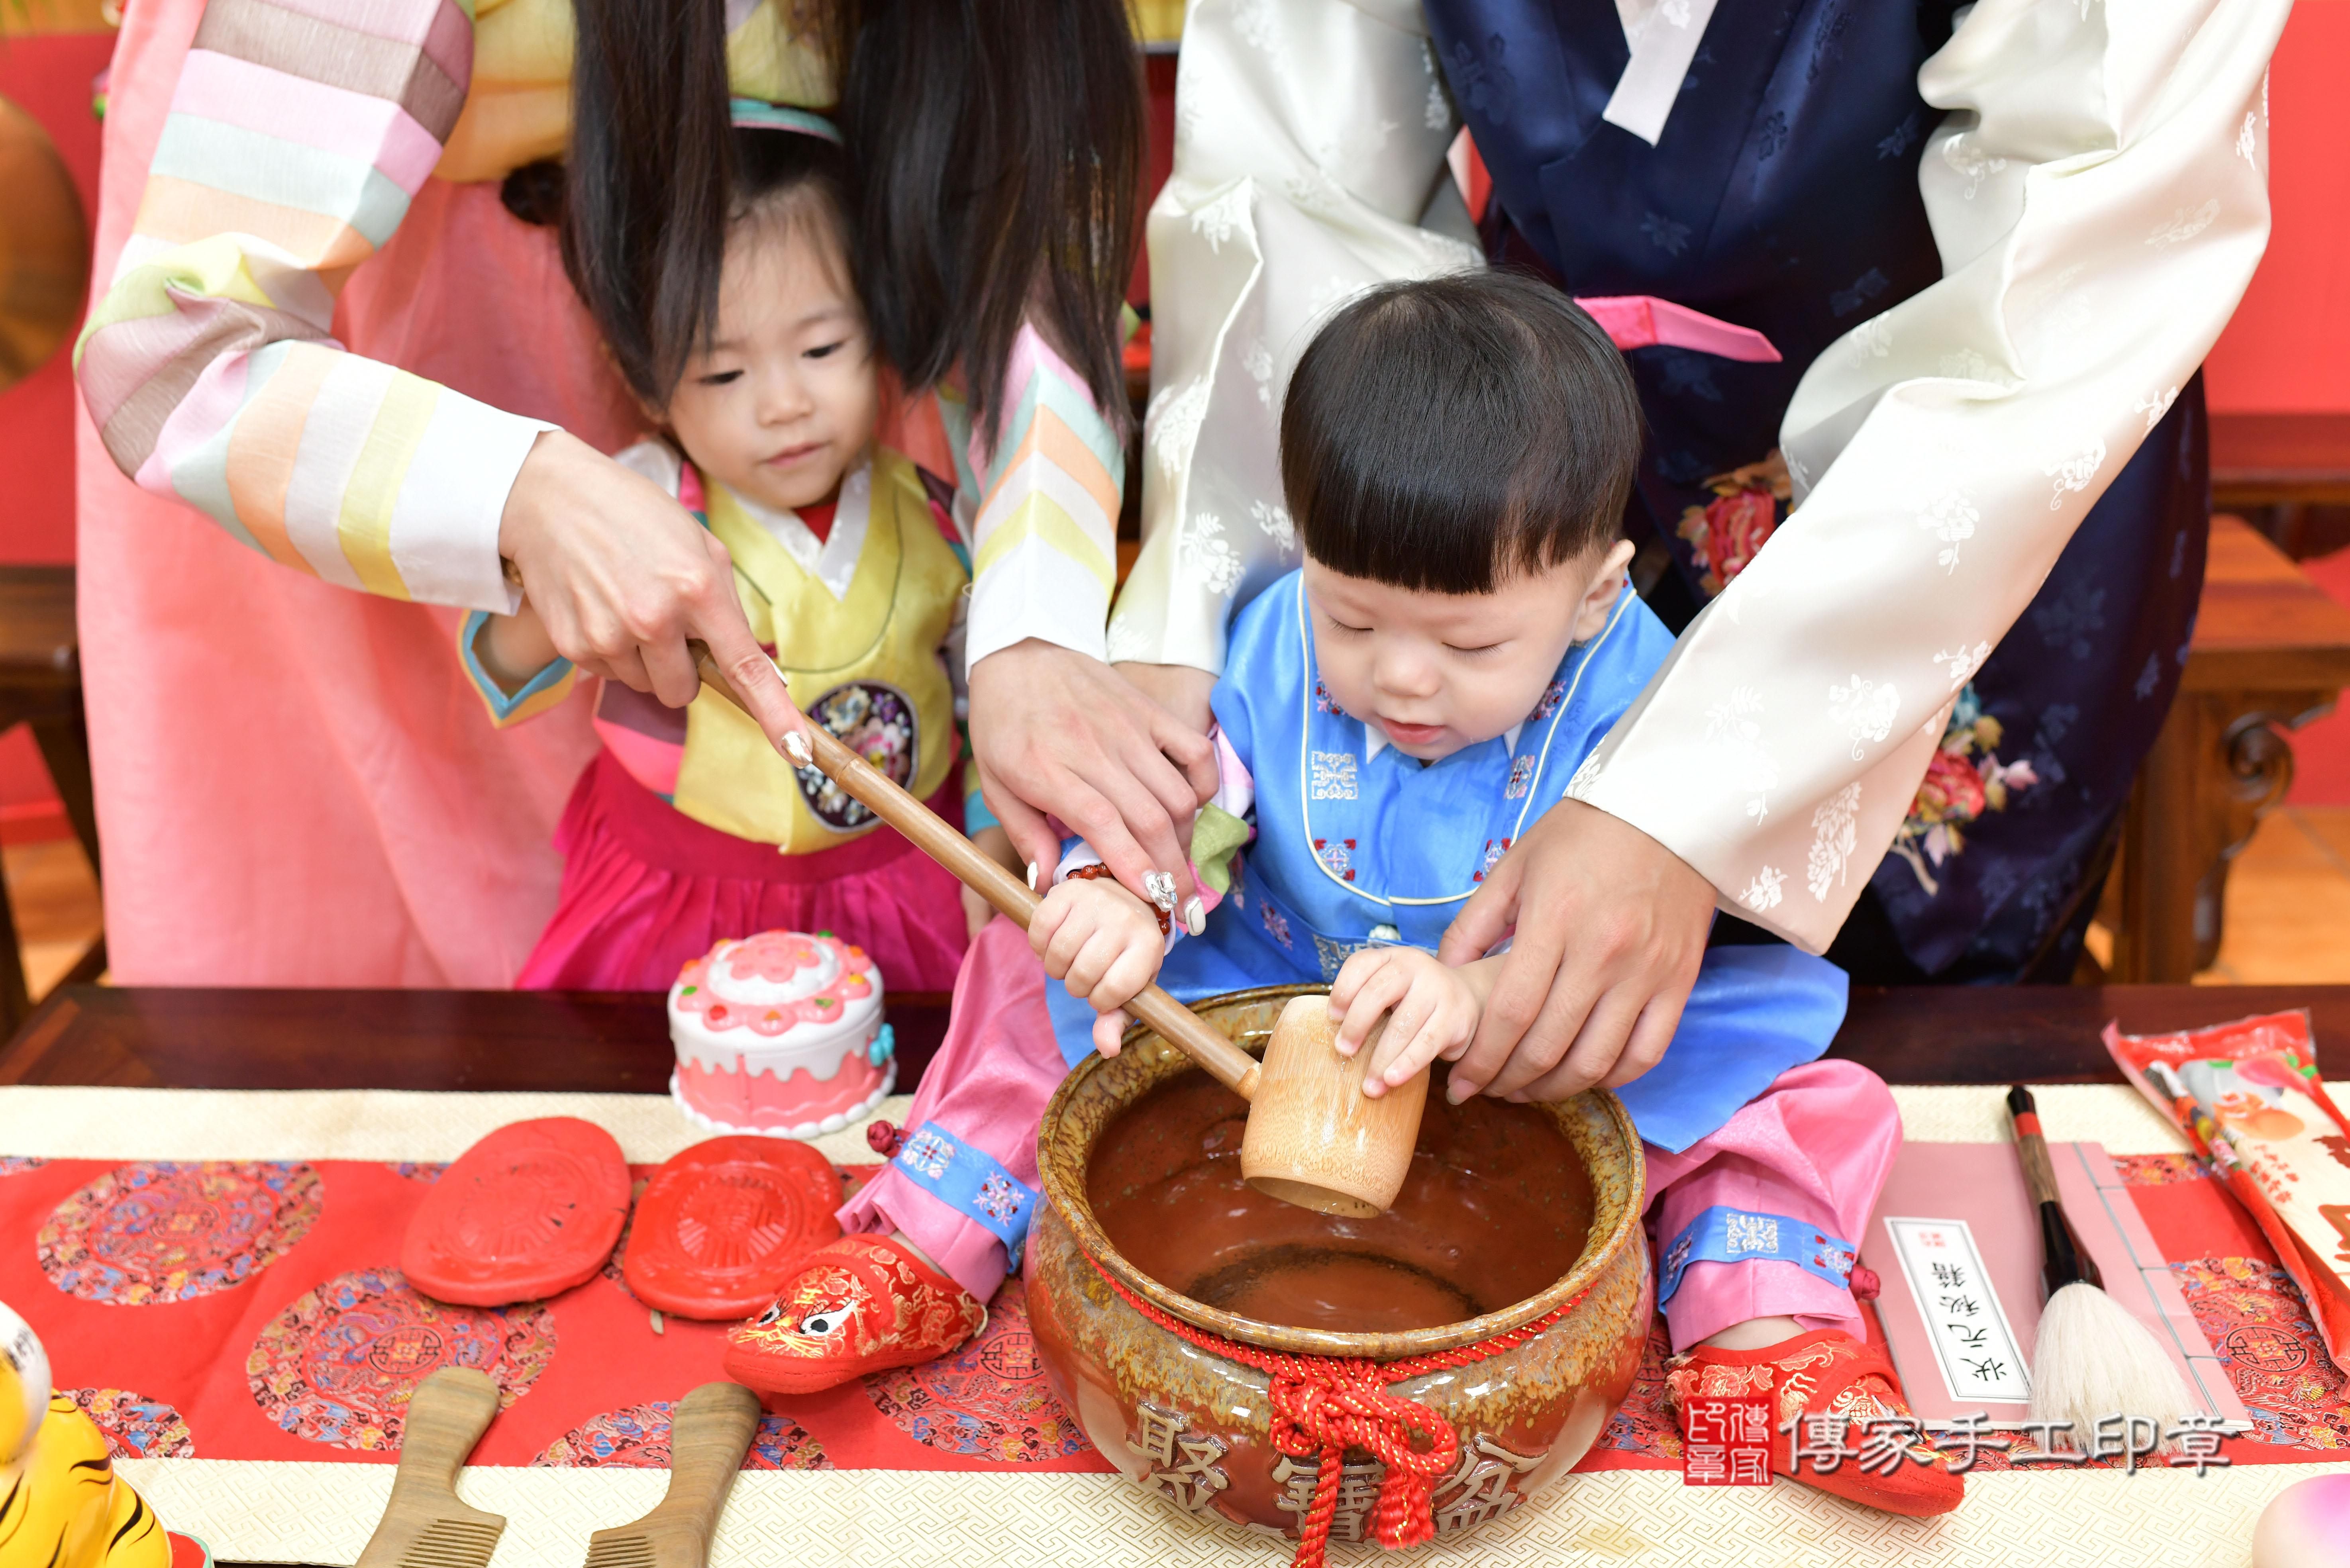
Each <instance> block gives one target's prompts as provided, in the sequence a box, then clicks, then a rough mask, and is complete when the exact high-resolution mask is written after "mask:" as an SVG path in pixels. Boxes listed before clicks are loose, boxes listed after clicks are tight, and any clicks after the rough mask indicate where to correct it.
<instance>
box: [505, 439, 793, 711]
mask: <svg viewBox="0 0 2350 1568" xmlns="http://www.w3.org/2000/svg"><path fill="white" fill-rule="evenodd" d="M498 553H499V554H500V555H502V556H504V557H505V558H506V559H507V560H509V561H511V562H513V563H514V565H515V568H516V569H517V570H518V571H519V572H520V573H521V576H522V584H523V591H524V593H525V594H526V595H528V596H529V598H530V603H531V607H533V608H534V609H536V611H537V612H538V616H539V618H540V620H542V621H543V622H545V623H546V631H547V635H548V636H549V637H550V638H552V639H554V642H555V649H556V652H557V653H560V654H561V655H562V656H563V657H564V658H566V659H569V660H571V662H572V663H574V664H576V665H577V666H578V667H579V668H580V669H582V670H586V671H587V672H588V673H589V674H591V675H602V676H606V677H608V678H610V679H611V680H618V681H619V682H620V683H621V684H623V685H626V686H632V687H634V688H635V689H636V690H638V691H650V693H652V694H653V696H655V697H657V698H659V699H660V701H662V702H663V703H665V704H666V705H668V706H669V707H671V708H682V707H684V706H685V705H686V704H688V703H689V702H691V701H693V698H694V694H695V693H696V692H697V691H700V690H701V689H702V678H701V676H700V675H699V674H698V673H697V672H696V670H695V669H694V660H693V658H692V656H691V654H689V653H688V652H687V651H686V647H685V643H686V639H688V638H699V639H702V641H703V642H704V643H706V644H708V645H709V648H710V653H711V657H712V659H713V660H715V661H716V663H717V665H718V668H719V669H720V670H723V671H724V672H725V675H726V679H727V680H729V681H731V682H732V683H733V687H734V690H735V691H736V692H737V693H739V694H740V696H741V697H742V700H743V706H744V707H745V708H746V709H747V710H748V711H750V714H751V717H752V718H753V719H754V721H756V722H757V723H758V726H759V728H760V729H761V730H763V731H764V732H766V736H767V740H768V742H770V743H771V744H773V745H774V746H775V748H776V750H778V751H782V750H783V745H784V737H785V735H787V734H794V733H796V732H798V731H800V730H802V729H804V728H805V727H806V722H807V721H806V719H804V718H803V717H801V714H800V711H799V710H798V709H797V708H796V707H795V706H793V703H792V699H791V693H790V692H789V691H786V690H785V686H784V680H783V677H782V676H781V675H780V674H778V673H777V672H776V670H775V662H774V660H772V659H769V658H768V657H767V656H766V654H765V653H764V652H763V651H762V650H761V649H760V647H759V644H758V641H757V639H754V638H753V637H752V635H751V623H750V622H749V621H748V620H747V619H745V618H743V605H742V602H741V600H739V599H737V598H736V597H735V595H734V576H733V561H732V560H731V558H730V557H729V556H727V554H726V546H725V545H722V544H720V543H719V542H718V537H717V535H714V534H712V533H711V532H710V531H709V530H708V529H706V528H704V527H702V525H701V524H698V523H696V522H695V521H694V520H693V516H692V514H691V513H689V512H687V511H686V510H685V508H683V507H682V506H680V505H679V504H677V503H676V502H675V501H673V500H671V498H670V497H669V496H668V495H666V494H664V493H662V491H661V488H660V486H659V485H657V484H655V483H652V481H650V480H649V479H647V478H645V477H644V476H643V475H641V474H639V473H634V472H630V471H629V470H628V469H626V468H623V467H621V466H620V465H619V463H617V462H613V461H612V460H611V459H610V458H608V457H606V456H605V455H603V453H601V452H598V451H596V449H595V448H593V447H591V446H589V445H587V443H586V442H585V441H580V440H578V439H577V438H576V437H574V436H571V435H569V434H567V433H566V432H565V431H542V432H540V435H539V438H538V440H537V441H536V443H535V444H534V445H533V446H532V447H531V449H530V455H529V456H528V457H526V458H525V459H524V460H523V465H522V471H521V472H519V473H517V474H516V475H515V483H514V489H513V490H512V491H511V492H509V493H508V494H507V496H506V505H505V513H504V516H503V517H502V518H501V519H500V521H499V525H498ZM803 744H805V742H803Z"/></svg>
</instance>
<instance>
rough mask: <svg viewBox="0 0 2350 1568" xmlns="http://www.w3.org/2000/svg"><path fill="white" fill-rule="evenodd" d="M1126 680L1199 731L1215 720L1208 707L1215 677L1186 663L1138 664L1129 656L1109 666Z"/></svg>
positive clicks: (1178, 718) (1201, 731) (1202, 731)
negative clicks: (1127, 659) (1119, 662)
mask: <svg viewBox="0 0 2350 1568" xmlns="http://www.w3.org/2000/svg"><path fill="white" fill-rule="evenodd" d="M1110 668H1111V669H1112V670H1117V671H1118V674H1119V676H1120V677H1122V678H1123V679H1124V680H1126V682H1127V684H1128V685H1129V686H1132V687H1134V688H1136V689H1137V690H1139V691H1141V692H1142V694H1143V695H1144V696H1146V697H1149V699H1150V700H1151V701H1153V702H1156V703H1158V704H1159V706H1160V707H1161V708H1164V709H1166V710H1167V711H1169V712H1170V713H1172V714H1174V715H1175V717H1176V718H1177V720H1179V721H1180V722H1182V723H1184V724H1187V725H1189V726H1190V727H1191V728H1192V729H1194V730H1197V731H1199V732H1200V733H1201V734H1203V735H1204V734H1206V733H1207V732H1208V729H1209V727H1210V726H1211V725H1212V724H1213V723H1214V722H1216V716H1215V714H1214V712H1213V711H1211V710H1210V708H1209V707H1208V699H1209V698H1210V697H1211V696H1213V695H1214V694H1215V691H1216V678H1215V677H1214V676H1212V675H1211V674H1209V673H1208V672H1207V671H1206V670H1195V669H1193V668H1192V667H1191V665H1188V664H1138V663H1135V662H1132V661H1131V660H1129V661H1128V662H1125V663H1121V664H1113V665H1111V666H1110Z"/></svg>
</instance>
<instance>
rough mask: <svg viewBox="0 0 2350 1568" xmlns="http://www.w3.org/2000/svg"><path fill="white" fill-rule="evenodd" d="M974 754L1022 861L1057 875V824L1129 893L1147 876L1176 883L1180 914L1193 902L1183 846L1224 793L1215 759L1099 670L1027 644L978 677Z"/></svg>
mask: <svg viewBox="0 0 2350 1568" xmlns="http://www.w3.org/2000/svg"><path fill="white" fill-rule="evenodd" d="M971 748H972V753H973V754H974V755H975V756H976V758H977V759H978V762H979V781H980V787H981V788H982V789H983V791H985V792H986V795H987V805H988V808H989V809H990V810H992V811H993V812H994V813H995V815H996V819H997V820H998V821H1000V822H1002V823H1003V827H1004V831H1006V832H1007V833H1009V834H1011V835H1012V843H1013V846H1014V848H1015V849H1017V850H1018V852H1019V854H1020V857H1021V858H1022V859H1023V860H1024V861H1026V862H1027V863H1029V864H1030V865H1032V866H1035V867H1038V868H1039V870H1040V873H1041V872H1049V871H1050V870H1051V869H1052V867H1054V866H1055V864H1056V863H1057V862H1058V861H1059V859H1060V857H1061V843H1060V840H1059V839H1058V838H1057V837H1055V836H1054V832H1053V829H1052V828H1051V827H1050V826H1047V824H1046V823H1045V817H1046V816H1047V815H1052V816H1057V817H1059V818H1060V819H1061V821H1062V822H1064V823H1065V824H1066V825H1067V826H1068V827H1069V829H1070V830H1071V831H1072V832H1074V833H1076V834H1079V835H1081V836H1083V837H1084V838H1085V840H1086V842H1087V843H1088V844H1090V845H1092V846H1094V852H1095V853H1096V854H1097V855H1099V856H1100V857H1102V859H1103V860H1104V861H1105V862H1106V863H1107V865H1108V867H1109V868H1110V870H1111V872H1112V873H1113V874H1115V875H1116V876H1117V877H1118V881H1119V882H1120V883H1122V884H1123V885H1124V886H1125V887H1126V888H1127V889H1128V891H1130V892H1133V893H1136V894H1138V895H1140V896H1144V897H1147V896H1148V895H1147V894H1146V893H1145V892H1144V888H1143V877H1144V876H1145V874H1147V873H1149V872H1151V871H1164V872H1167V873H1169V874H1170V875H1171V876H1172V877H1174V878H1175V897H1176V901H1177V902H1176V907H1177V909H1187V908H1188V906H1189V904H1190V902H1191V898H1192V896H1193V894H1194V892H1195V891H1196V889H1195V888H1194V886H1193V883H1192V880H1191V857H1190V855H1189V854H1188V853H1187V852H1186V850H1185V848H1184V846H1185V844H1186V842H1187V841H1188V839H1189V836H1190V834H1191V817H1192V815H1193V814H1194V813H1195V812H1197V811H1198V810H1199V809H1200V807H1201V805H1204V804H1205V803H1206V802H1207V801H1208V800H1209V799H1210V798H1211V797H1212V796H1213V795H1214V794H1215V793H1216V750H1215V747H1214V745H1213V744H1212V743H1211V742H1210V741H1209V740H1208V737H1207V734H1206V732H1205V727H1204V726H1203V725H1199V726H1195V725H1191V724H1187V723H1185V722H1183V721H1182V720H1180V719H1179V718H1177V717H1176V716H1175V715H1174V714H1172V713H1170V712H1169V711H1167V710H1166V709H1164V708H1162V707H1160V706H1159V704H1158V703H1157V702H1155V701H1152V700H1151V699H1150V698H1149V697H1148V696H1145V695H1144V694H1143V692H1142V691H1140V690H1139V689H1138V688H1137V687H1135V686H1133V685H1130V684H1128V682H1127V681H1125V680H1120V679H1119V678H1118V675H1117V674H1116V673H1115V672H1114V671H1112V670H1111V669H1110V667H1109V666H1108V665H1107V664H1104V663H1103V662H1102V661H1101V660H1100V659H1092V658H1088V657H1087V655H1085V654H1082V653H1077V652H1074V651H1072V650H1071V649H1066V648H1062V647H1060V646H1058V645H1057V644H1055V643H1050V642H1045V641H1042V640H1040V639H1035V638H1030V639H1027V640H1026V641H1024V642H1016V643H1014V644H1013V645H1012V646H1011V647H1009V648H1003V649H997V650H996V651H995V652H993V653H991V654H989V655H988V656H987V657H986V658H984V659H981V660H980V661H979V662H978V663H977V664H975V665H973V666H972V671H971Z"/></svg>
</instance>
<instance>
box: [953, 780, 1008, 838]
mask: <svg viewBox="0 0 2350 1568" xmlns="http://www.w3.org/2000/svg"><path fill="white" fill-rule="evenodd" d="M978 772H979V770H978V769H977V768H973V769H972V773H974V774H976V773H978ZM1001 826H1003V823H1002V822H1001V821H999V820H997V818H996V815H995V813H993V812H992V811H990V810H988V809H987V796H986V795H984V794H981V793H980V791H979V790H978V788H977V787H976V786H974V787H973V788H972V792H971V793H970V794H967V795H965V796H963V797H962V836H964V837H965V838H976V837H978V836H980V834H981V833H982V832H983V830H985V829H987V828H991V827H1001Z"/></svg>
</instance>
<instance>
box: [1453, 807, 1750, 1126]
mask: <svg viewBox="0 0 2350 1568" xmlns="http://www.w3.org/2000/svg"><path fill="white" fill-rule="evenodd" d="M1712 915H1713V888H1712V886H1711V884H1710V883H1708V882H1707V881H1706V879H1705V878H1704V877H1700V876H1699V875H1698V874H1697V872H1696V871H1695V870H1693V869H1691V868H1690V866H1689V864H1688V863H1687V862H1686V861H1684V860H1682V859H1681V857H1679V856H1678V855H1675V854H1674V853H1673V852H1672V851H1671V850H1669V849H1668V848H1666V847H1665V846H1663V845H1661V844H1659V843H1658V842H1657V841H1656V840H1655V839H1653V838H1651V837H1649V836H1648V835H1647V834H1645V833H1643V832H1641V831H1640V830H1639V829H1638V828H1637V827H1634V826H1632V825H1631V824H1629V823H1627V822H1625V821H1623V820H1622V819H1620V818H1618V817H1614V816H1610V815H1607V813H1606V812H1604V811H1601V810H1599V809H1597V808H1596V807H1595V806H1589V805H1584V804H1583V803H1582V802H1581V801H1578V800H1566V801H1561V802H1560V803H1559V804H1558V805H1555V806H1554V807H1552V808H1551V810H1550V811H1548V812H1547V813H1545V814H1544V816H1543V817H1542V819H1541V820H1540V821H1539V822H1537V823H1536V824H1535V825H1534V827H1533V828H1531V829H1530V830H1528V832H1527V833H1526V835H1525V836H1524V837H1523V838H1521V839H1519V840H1518V842H1517V843H1516V844H1514V845H1513V846H1511V848H1510V852H1509V853H1508V854H1507V855H1505V856H1503V857H1502V859H1501V862H1500V864H1498V865H1496V866H1495V867H1493V869H1492V872H1490V873H1489V874H1488V875H1487V876H1486V877H1485V880H1484V882H1483V883H1482V885H1481V886H1480V887H1479V888H1478V889H1477V891H1476V893H1475V894H1474V895H1472V896H1471V898H1470V899H1469V902H1468V904H1467V905H1466V906H1465V907H1464V908H1463V909H1461V913H1460V915H1459V917H1458V918H1457V919H1454V920H1453V922H1452V926H1451V929H1449V930H1447V931H1446V932H1445V933H1444V941H1443V944H1442V946H1441V947H1440V949H1439V956H1440V957H1441V958H1442V959H1443V961H1445V962H1447V963H1451V964H1461V963H1467V962H1469V961H1472V960H1474V959H1476V958H1478V957H1480V956H1481V955H1482V954H1483V953H1484V952H1485V951H1486V950H1489V949H1490V948H1492V946H1493V944H1494V943H1496V942H1498V941H1500V940H1502V938H1503V936H1504V935H1505V934H1507V933H1508V932H1509V931H1510V928H1511V927H1512V926H1513V925H1515V927H1516V928H1517V930H1516V935H1515V937H1514V938H1513V940H1512V942H1511V946H1510V950H1509V952H1508V953H1507V954H1506V955H1505V956H1504V958H1503V963H1502V972H1501V978H1500V979H1499V980H1498V981H1495V983H1494V986H1493V992H1492V997H1491V998H1490V1000H1489V1001H1488V1002H1486V1006H1485V1014H1484V1017H1483V1019H1482V1021H1481V1022H1480V1023H1478V1026H1477V1038H1476V1040H1475V1041H1474V1042H1473V1043H1472V1044H1471V1045H1470V1047H1469V1050H1468V1052H1467V1053H1466V1054H1464V1055H1462V1057H1461V1060H1460V1061H1459V1062H1457V1063H1455V1064H1454V1065H1453V1068H1452V1081H1451V1090H1450V1091H1449V1093H1450V1095H1451V1098H1452V1100H1453V1101H1454V1102H1455V1103H1456V1104H1457V1103H1458V1102H1460V1101H1461V1100H1464V1099H1467V1098H1468V1097H1469V1096H1471V1095H1473V1094H1475V1093H1477V1092H1478V1091H1479V1090H1480V1089H1482V1090H1483V1092H1485V1093H1486V1094H1489V1095H1494V1096H1501V1097H1503V1098H1506V1099H1519V1100H1556V1099H1564V1098H1565V1096H1569V1095H1572V1094H1575V1093H1576V1092H1577V1091H1579V1090H1583V1089H1587V1088H1589V1087H1590V1086H1591V1085H1594V1084H1597V1085H1602V1086H1604V1087H1607V1088H1614V1087H1615V1086H1617V1085H1619V1084H1628V1083H1630V1082H1631V1081H1632V1080H1633V1079H1635V1078H1637V1077H1638V1076H1639V1075H1641V1074H1643V1073H1645V1072H1647V1071H1648V1069H1649V1068H1650V1067H1653V1066H1655V1065H1656V1064H1657V1059H1658V1058H1659V1057H1660V1056H1662V1055H1663V1054H1665V1047H1666V1045H1667V1044H1670V1042H1671V1040H1672V1037H1673V1031H1674V1029H1675V1028H1676V1027H1678V1026H1679V1023H1680V1017H1681V1007H1682V1004H1683V1003H1685V1002H1688V1001H1689V993H1690V987H1691V986H1692V985H1694V984H1696V983H1697V971H1698V965H1699V964H1700V962H1702V961H1703V960H1704V958H1705V939H1706V930H1707V928H1708V926H1709V924H1710V923H1711V919H1712Z"/></svg>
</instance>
